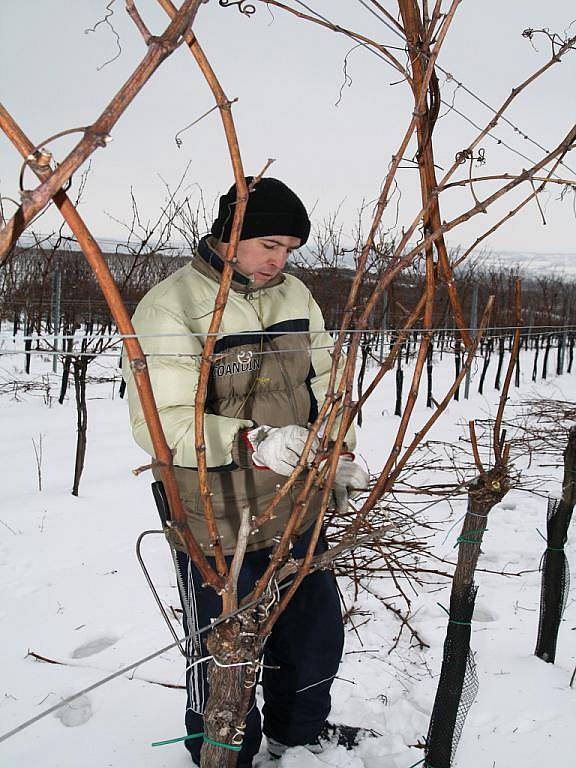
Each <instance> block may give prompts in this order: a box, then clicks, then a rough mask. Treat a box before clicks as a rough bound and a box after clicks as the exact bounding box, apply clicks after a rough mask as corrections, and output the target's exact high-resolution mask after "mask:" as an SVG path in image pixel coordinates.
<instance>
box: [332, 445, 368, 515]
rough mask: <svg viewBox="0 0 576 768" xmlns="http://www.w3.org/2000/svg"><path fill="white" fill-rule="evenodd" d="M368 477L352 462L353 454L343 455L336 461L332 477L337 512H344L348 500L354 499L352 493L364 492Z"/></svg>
mask: <svg viewBox="0 0 576 768" xmlns="http://www.w3.org/2000/svg"><path fill="white" fill-rule="evenodd" d="M369 482H370V475H369V474H368V472H366V470H365V469H364V467H362V466H360V464H358V463H357V462H356V461H354V454H348V453H345V454H343V455H342V456H340V458H339V459H338V465H337V466H336V474H335V475H334V487H333V489H332V491H333V493H334V499H335V501H336V507H337V508H338V511H339V512H342V513H343V512H346V511H347V509H348V499H349V498H352V499H353V498H354V496H355V494H354V493H353V492H354V491H361V490H366V489H367V488H368V484H369Z"/></svg>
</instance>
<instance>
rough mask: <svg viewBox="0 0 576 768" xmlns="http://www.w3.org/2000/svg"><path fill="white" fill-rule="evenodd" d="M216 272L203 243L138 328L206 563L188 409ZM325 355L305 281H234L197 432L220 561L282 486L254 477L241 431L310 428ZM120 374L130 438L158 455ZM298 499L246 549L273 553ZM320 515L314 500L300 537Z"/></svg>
mask: <svg viewBox="0 0 576 768" xmlns="http://www.w3.org/2000/svg"><path fill="white" fill-rule="evenodd" d="M222 269H223V262H222V260H221V259H220V257H219V255H218V254H217V253H216V251H214V250H213V249H212V248H211V246H210V240H209V239H204V240H202V241H201V242H200V245H199V249H198V252H197V254H196V255H195V256H194V258H193V259H192V261H191V262H190V264H188V265H186V266H185V267H182V268H181V269H179V270H178V271H177V272H174V273H173V274H172V275H170V277H168V278H167V279H166V280H163V281H162V282H161V283H159V284H158V285H156V286H155V287H154V288H152V289H151V290H150V291H149V292H148V293H147V294H146V296H145V297H144V298H143V299H142V301H141V302H140V304H139V305H138V307H137V309H136V312H135V314H134V317H133V323H134V328H135V330H136V332H137V334H138V335H139V338H140V342H141V344H142V347H143V349H144V352H145V354H146V358H147V362H148V370H149V374H150V379H151V382H152V388H153V391H154V395H155V397H156V403H157V406H158V411H159V414H160V419H161V421H162V426H163V428H164V432H165V435H166V439H167V442H168V444H169V446H170V447H171V448H172V450H173V452H174V465H175V467H174V468H175V474H176V479H177V482H178V486H179V489H180V493H181V497H182V501H183V503H184V507H185V510H186V514H187V518H188V523H189V525H190V527H191V529H192V532H193V533H194V535H195V536H196V538H197V539H198V541H199V543H200V545H201V546H202V548H203V549H204V550H205V551H206V553H207V554H210V544H209V540H208V536H207V533H206V527H205V522H204V515H203V512H202V503H201V500H200V492H199V485H198V472H197V469H196V467H197V460H196V448H195V440H194V399H195V394H196V386H197V382H198V373H199V368H200V356H201V353H202V347H203V344H204V341H205V338H206V336H205V334H206V332H207V330H208V327H209V324H210V320H211V316H212V311H213V309H214V300H215V297H216V294H217V291H218V287H219V279H220V274H221V272H222ZM332 347H333V341H332V339H331V337H330V335H329V334H328V333H327V332H326V331H325V329H324V321H323V318H322V314H321V312H320V309H319V307H318V305H317V304H316V302H315V301H314V299H313V297H312V295H311V293H310V291H309V290H308V289H307V288H306V286H305V285H304V284H303V283H302V282H301V281H300V280H298V279H297V278H296V277H294V276H292V275H279V276H277V277H276V278H275V279H274V280H272V281H269V282H268V283H266V284H265V285H263V286H254V285H253V284H252V283H251V281H250V280H249V279H248V278H246V277H245V276H244V275H242V274H241V273H239V272H235V273H234V279H233V282H232V287H231V290H230V294H229V298H228V302H227V305H226V309H225V311H224V315H223V318H222V323H221V326H220V333H219V338H218V341H217V342H216V348H215V351H214V362H213V364H212V367H211V371H210V380H209V386H208V393H207V398H206V404H205V412H206V416H205V422H204V430H205V443H206V457H207V464H208V468H209V484H210V490H211V492H212V494H213V495H212V502H213V507H214V513H215V517H216V522H217V524H218V529H219V532H220V535H221V540H222V545H223V548H224V551H225V552H226V553H231V552H233V551H234V547H235V542H236V536H237V531H238V526H239V521H240V510H241V509H242V508H244V507H245V506H246V505H248V507H249V508H250V512H251V514H252V515H259V514H260V513H261V512H262V511H263V510H264V509H265V508H266V506H267V505H268V503H269V502H270V501H271V500H272V498H273V497H274V494H275V492H276V490H277V488H278V487H279V486H280V485H281V484H282V483H283V482H284V481H285V479H286V478H284V477H281V476H279V475H277V474H275V473H274V472H272V471H271V470H265V469H255V468H254V467H253V466H252V464H251V461H250V457H249V451H248V449H247V447H246V445H245V443H244V442H243V440H242V439H241V436H240V434H239V432H240V430H242V429H246V428H249V427H253V426H254V425H259V424H268V425H270V426H276V427H281V426H286V425H288V424H299V425H301V426H306V425H307V424H308V423H309V422H311V421H313V420H314V419H315V417H316V414H317V408H318V403H320V404H321V403H322V402H323V400H324V396H325V392H326V389H327V385H328V379H329V374H330V369H331V365H332V359H331V349H332ZM342 364H343V363H342ZM123 372H124V377H125V379H126V381H127V391H128V402H129V406H130V419H131V424H132V430H133V434H134V438H135V440H136V442H137V443H138V445H140V446H141V447H142V448H143V449H144V450H145V451H147V452H148V453H149V454H150V455H153V454H154V451H153V447H152V443H151V440H150V436H149V433H148V429H147V426H146V422H145V420H144V416H143V413H142V409H141V407H140V402H139V398H138V394H137V390H136V386H135V383H134V379H133V377H132V375H131V371H130V367H129V365H128V364H127V359H126V357H125V359H124V361H123ZM351 442H353V436H352V435H349V436H348V444H349V445H350V443H351ZM155 476H156V473H155ZM299 488H300V484H296V486H295V487H294V489H293V492H292V493H290V494H287V495H286V496H285V497H284V499H283V501H282V503H281V504H280V505H279V507H278V509H277V511H276V512H275V518H274V519H273V520H271V521H269V522H268V523H266V524H264V525H263V526H262V528H261V529H259V530H258V531H256V532H255V533H254V534H252V536H251V538H250V542H249V546H248V549H249V550H253V549H259V548H261V547H266V546H270V545H271V543H272V541H273V539H274V537H275V536H277V535H278V533H280V532H281V531H282V530H283V528H284V526H285V524H286V521H287V519H288V517H289V515H290V511H291V508H292V505H293V503H294V500H295V498H296V495H297V493H298V490H299ZM318 506H319V494H317V495H316V497H315V498H314V499H313V501H312V503H311V504H310V508H309V510H308V514H307V516H306V518H305V519H304V520H303V522H302V525H301V527H300V531H299V532H300V533H301V532H303V531H304V530H306V528H307V527H308V526H309V525H310V524H311V523H312V522H313V520H314V519H315V517H316V515H317V512H318Z"/></svg>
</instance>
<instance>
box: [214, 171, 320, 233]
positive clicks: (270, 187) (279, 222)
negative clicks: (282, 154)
mask: <svg viewBox="0 0 576 768" xmlns="http://www.w3.org/2000/svg"><path fill="white" fill-rule="evenodd" d="M252 179H253V177H252V176H247V177H246V183H247V184H250V183H251V182H252ZM235 205H236V184H233V185H232V186H231V187H230V189H229V190H228V192H227V193H226V194H225V195H222V197H221V198H220V204H219V206H218V218H217V219H216V221H215V222H214V223H213V224H212V229H211V232H212V234H213V235H214V237H216V238H218V240H220V241H221V242H223V243H228V242H230V234H231V231H232V219H233V217H234V206H235ZM309 234H310V219H309V218H308V214H307V213H306V209H305V208H304V205H303V203H302V201H301V200H300V198H299V197H298V196H297V195H296V194H294V192H292V190H291V189H290V188H289V187H287V186H286V184H284V183H283V182H281V181H278V179H271V178H265V179H260V181H259V182H258V183H257V184H256V185H255V187H254V189H253V190H252V191H251V192H250V193H249V196H248V205H247V206H246V214H245V216H244V223H243V225H242V232H241V233H240V240H249V239H250V238H252V237H265V236H266V235H288V236H290V237H299V238H300V244H301V245H304V243H305V242H306V240H308V235H309Z"/></svg>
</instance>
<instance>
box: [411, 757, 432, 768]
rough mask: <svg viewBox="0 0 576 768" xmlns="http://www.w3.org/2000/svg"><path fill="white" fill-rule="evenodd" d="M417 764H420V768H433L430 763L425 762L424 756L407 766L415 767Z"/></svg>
mask: <svg viewBox="0 0 576 768" xmlns="http://www.w3.org/2000/svg"><path fill="white" fill-rule="evenodd" d="M417 765H421V766H422V768H434V766H433V765H432V763H427V762H426V758H424V759H423V760H418V762H417V763H413V764H412V765H409V766H408V768H416V766H417Z"/></svg>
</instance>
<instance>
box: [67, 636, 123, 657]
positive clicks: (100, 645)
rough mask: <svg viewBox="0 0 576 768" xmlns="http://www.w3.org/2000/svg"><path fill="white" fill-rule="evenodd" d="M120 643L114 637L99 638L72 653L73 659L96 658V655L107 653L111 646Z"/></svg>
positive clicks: (80, 646)
mask: <svg viewBox="0 0 576 768" xmlns="http://www.w3.org/2000/svg"><path fill="white" fill-rule="evenodd" d="M117 642H118V638H117V637H114V636H113V635H108V636H107V637H106V636H105V637H97V638H96V640H89V641H88V642H87V643H83V644H82V645H79V646H78V648H75V649H74V650H73V651H72V654H71V655H72V658H73V659H85V658H86V657H87V656H94V655H95V654H96V653H101V652H102V651H105V650H106V648H110V646H111V645H114V643H117Z"/></svg>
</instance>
